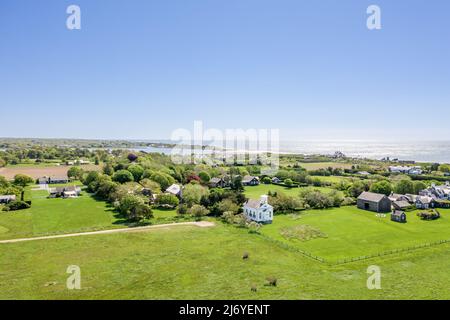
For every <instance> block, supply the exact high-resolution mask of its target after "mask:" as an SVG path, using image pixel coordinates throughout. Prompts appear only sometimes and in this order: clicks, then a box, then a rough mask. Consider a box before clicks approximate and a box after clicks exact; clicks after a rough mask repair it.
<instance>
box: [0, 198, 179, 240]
mask: <svg viewBox="0 0 450 320" xmlns="http://www.w3.org/2000/svg"><path fill="white" fill-rule="evenodd" d="M47 196H48V192H47V191H45V190H38V191H30V190H29V189H28V190H27V193H26V198H28V199H31V201H32V206H31V208H30V209H26V210H20V211H15V212H14V211H12V212H0V239H12V238H26V237H34V236H44V235H53V234H61V233H75V232H86V231H95V230H104V229H114V228H123V227H126V226H127V225H126V221H125V220H124V219H123V218H122V217H120V216H119V215H118V214H117V212H115V211H114V209H113V208H112V206H110V205H109V204H107V203H106V202H104V201H100V200H97V199H96V198H95V197H93V196H91V195H89V194H88V193H86V192H83V193H82V195H81V196H80V197H78V198H74V199H61V198H56V199H49V198H47ZM153 214H154V218H153V219H151V220H149V221H147V223H164V222H172V221H173V220H174V219H175V218H176V212H175V210H161V209H155V210H154V211H153Z"/></svg>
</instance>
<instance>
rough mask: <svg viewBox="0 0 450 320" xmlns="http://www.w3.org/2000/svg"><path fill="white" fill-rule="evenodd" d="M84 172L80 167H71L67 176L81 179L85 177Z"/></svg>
mask: <svg viewBox="0 0 450 320" xmlns="http://www.w3.org/2000/svg"><path fill="white" fill-rule="evenodd" d="M83 173H84V171H83V169H81V168H80V167H71V168H70V169H69V170H67V176H68V177H69V178H74V179H76V180H81V179H82V178H83Z"/></svg>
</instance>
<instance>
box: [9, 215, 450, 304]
mask: <svg viewBox="0 0 450 320" xmlns="http://www.w3.org/2000/svg"><path fill="white" fill-rule="evenodd" d="M449 249H450V246H449V245H442V246H439V247H432V248H427V249H422V250H418V251H416V252H414V253H408V254H399V255H396V256H389V257H385V258H380V259H372V260H368V261H364V262H358V263H352V264H346V265H340V266H335V267H330V266H327V265H324V264H321V263H318V262H316V261H313V260H310V259H309V258H306V257H304V256H302V255H300V254H297V253H295V252H291V251H287V250H285V249H283V248H281V247H279V246H278V245H276V244H274V243H272V242H269V241H267V240H265V239H264V238H262V237H260V236H257V235H254V234H249V233H248V232H247V231H246V230H243V229H238V228H234V227H230V226H224V225H222V224H220V223H218V224H217V226H216V227H212V228H193V227H177V228H173V229H171V228H166V229H163V230H154V231H152V232H140V233H128V234H109V235H95V236H84V237H76V238H65V239H52V240H40V241H34V242H26V243H14V244H0V256H1V257H2V258H1V259H0V270H1V272H0V284H1V290H0V299H226V300H230V299H448V298H450V289H449V286H448V283H450V273H449V272H448V270H449V268H450V259H449V256H448V252H449ZM243 252H248V253H249V256H250V257H249V259H248V260H243V259H242V254H243ZM373 264H376V265H378V266H379V267H380V268H381V272H382V280H381V287H382V289H381V290H368V289H367V287H366V281H367V277H368V274H367V267H368V266H369V265H373ZM70 265H77V266H79V267H80V270H81V290H68V289H67V288H66V281H67V278H68V277H69V276H70V274H67V273H66V270H67V268H68V266H70ZM267 277H276V278H277V280H278V284H277V286H276V287H271V286H267V285H266V283H267V282H266V278H267ZM251 286H256V287H257V292H252V291H251Z"/></svg>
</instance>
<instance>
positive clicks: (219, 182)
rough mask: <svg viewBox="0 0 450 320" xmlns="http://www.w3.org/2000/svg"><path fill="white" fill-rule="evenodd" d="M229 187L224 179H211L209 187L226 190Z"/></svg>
mask: <svg viewBox="0 0 450 320" xmlns="http://www.w3.org/2000/svg"><path fill="white" fill-rule="evenodd" d="M227 185H228V184H227V182H226V181H225V180H224V179H223V178H211V180H209V186H210V187H211V188H225V187H226V186H227Z"/></svg>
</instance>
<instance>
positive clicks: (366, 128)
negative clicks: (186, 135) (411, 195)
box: [0, 0, 450, 140]
mask: <svg viewBox="0 0 450 320" xmlns="http://www.w3.org/2000/svg"><path fill="white" fill-rule="evenodd" d="M70 4H76V5H79V6H80V8H81V30H68V29H67V28H66V18H67V17H68V14H66V8H67V6H69V5H70ZM371 4H376V5H378V6H379V7H380V8H381V23H382V29H381V30H372V31H371V30H368V29H367V27H366V19H367V17H368V15H367V13H366V9H367V7H368V6H369V5H371ZM449 15H450V1H448V0H434V1H425V0H422V1H419V0H408V1H406V0H396V1H392V0H389V1H380V0H372V1H365V0H346V1H334V0H333V1H331V0H329V1H323V0H322V1H318V0H308V1H302V0H145V1H144V0H130V1H112V0H108V1H107V0H72V1H63V0H53V1H50V0H40V1H31V0H29V1H24V0H1V1H0V137H62V138H123V139H163V138H168V137H170V134H171V132H172V131H173V130H175V129H177V128H187V129H191V128H192V127H193V121H194V120H201V121H203V122H204V125H205V126H206V127H207V128H219V129H225V128H243V129H248V128H267V129H270V128H279V129H280V132H281V137H282V139H292V140H293V139H299V140H301V139H311V138H313V139H364V138H370V139H392V138H396V139H449V140H450V125H449V118H450V24H449V22H448V21H449Z"/></svg>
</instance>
